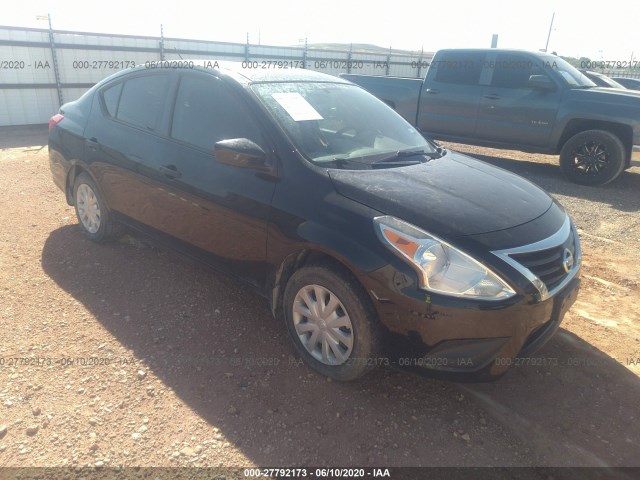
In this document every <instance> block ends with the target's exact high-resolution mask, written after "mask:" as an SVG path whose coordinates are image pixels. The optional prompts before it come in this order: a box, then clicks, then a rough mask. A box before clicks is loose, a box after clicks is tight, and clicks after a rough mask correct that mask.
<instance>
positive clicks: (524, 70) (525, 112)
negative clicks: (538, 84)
mask: <svg viewBox="0 0 640 480" xmlns="http://www.w3.org/2000/svg"><path fill="white" fill-rule="evenodd" d="M487 68H488V70H489V72H490V83H489V85H488V86H487V87H484V91H483V94H482V99H481V102H480V109H479V113H478V123H477V136H478V138H481V139H483V140H489V141H495V142H503V143H509V144H516V145H529V146H542V147H544V146H546V145H548V143H549V138H550V136H551V132H552V130H553V125H554V122H555V118H556V115H557V112H558V106H559V105H560V101H561V96H562V89H560V88H558V86H557V85H556V89H555V90H553V91H549V90H540V89H534V88H530V87H528V86H527V82H528V81H529V77H530V76H531V75H545V76H547V77H548V78H549V80H551V82H552V83H554V84H555V81H554V80H553V78H552V77H551V76H550V75H547V72H546V71H545V70H548V68H545V64H543V63H542V61H541V60H536V59H535V58H533V57H529V56H527V55H525V54H520V53H511V52H505V53H498V52H494V53H492V55H491V57H490V58H489V59H488V61H487Z"/></svg>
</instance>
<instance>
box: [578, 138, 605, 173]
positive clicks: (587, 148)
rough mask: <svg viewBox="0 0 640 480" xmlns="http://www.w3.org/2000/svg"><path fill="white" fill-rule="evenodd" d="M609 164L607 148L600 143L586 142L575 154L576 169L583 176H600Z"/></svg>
mask: <svg viewBox="0 0 640 480" xmlns="http://www.w3.org/2000/svg"><path fill="white" fill-rule="evenodd" d="M608 164H609V152H608V151H607V147H606V146H604V145H603V144H601V143H598V142H586V143H583V144H582V145H580V147H578V148H577V149H576V151H575V153H574V164H573V166H574V168H575V169H576V170H577V171H578V172H579V173H580V174H582V175H599V174H600V172H601V171H602V170H604V169H605V168H607V165H608Z"/></svg>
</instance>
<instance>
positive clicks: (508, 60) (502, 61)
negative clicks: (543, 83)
mask: <svg viewBox="0 0 640 480" xmlns="http://www.w3.org/2000/svg"><path fill="white" fill-rule="evenodd" d="M493 67H494V68H493V76H492V78H491V85H492V86H494V87H500V88H527V82H528V81H529V77H530V76H531V75H545V72H544V70H543V68H542V65H541V64H539V62H536V61H534V60H532V59H531V58H528V57H525V56H523V55H517V54H516V55H514V54H512V53H501V54H499V55H498V56H497V57H496V61H495V64H494V65H493Z"/></svg>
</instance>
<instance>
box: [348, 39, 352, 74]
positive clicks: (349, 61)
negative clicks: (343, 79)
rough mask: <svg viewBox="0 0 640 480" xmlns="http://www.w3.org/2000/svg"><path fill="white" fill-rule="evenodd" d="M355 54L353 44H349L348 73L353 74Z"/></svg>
mask: <svg viewBox="0 0 640 480" xmlns="http://www.w3.org/2000/svg"><path fill="white" fill-rule="evenodd" d="M352 54H353V43H350V44H349V53H347V73H351V57H352Z"/></svg>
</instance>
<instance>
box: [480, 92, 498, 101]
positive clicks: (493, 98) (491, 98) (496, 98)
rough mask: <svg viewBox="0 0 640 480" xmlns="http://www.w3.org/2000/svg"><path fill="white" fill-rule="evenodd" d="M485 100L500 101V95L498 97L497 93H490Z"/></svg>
mask: <svg viewBox="0 0 640 480" xmlns="http://www.w3.org/2000/svg"><path fill="white" fill-rule="evenodd" d="M483 97H484V98H488V99H489V100H500V95H496V94H495V93H489V94H487V95H483Z"/></svg>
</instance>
